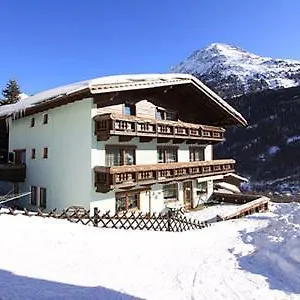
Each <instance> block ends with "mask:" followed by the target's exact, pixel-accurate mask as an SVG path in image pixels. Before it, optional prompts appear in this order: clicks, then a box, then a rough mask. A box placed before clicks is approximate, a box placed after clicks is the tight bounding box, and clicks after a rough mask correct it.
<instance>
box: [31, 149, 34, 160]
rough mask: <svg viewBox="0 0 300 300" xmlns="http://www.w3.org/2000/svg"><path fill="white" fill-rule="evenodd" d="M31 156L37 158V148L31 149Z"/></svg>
mask: <svg viewBox="0 0 300 300" xmlns="http://www.w3.org/2000/svg"><path fill="white" fill-rule="evenodd" d="M31 158H32V159H35V149H34V148H33V149H31Z"/></svg>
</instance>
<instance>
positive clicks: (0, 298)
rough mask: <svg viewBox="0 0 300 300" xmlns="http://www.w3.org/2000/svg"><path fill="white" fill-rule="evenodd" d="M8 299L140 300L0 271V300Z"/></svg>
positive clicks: (93, 288)
mask: <svg viewBox="0 0 300 300" xmlns="http://www.w3.org/2000/svg"><path fill="white" fill-rule="evenodd" d="M8 299H9V300H10V299H22V300H23V299H24V300H27V299H28V300H29V299H30V300H36V299H57V300H59V299H72V300H73V299H82V300H84V299H93V300H94V299H101V300H102V299H103V300H137V299H138V300H141V299H142V298H138V297H135V296H132V295H128V294H125V293H122V292H119V291H115V290H112V289H108V288H105V287H102V286H97V287H86V286H76V285H71V284H65V283H60V282H55V281H48V280H42V279H37V278H30V277H26V276H20V275H16V274H14V273H11V272H9V271H4V270H0V300H8Z"/></svg>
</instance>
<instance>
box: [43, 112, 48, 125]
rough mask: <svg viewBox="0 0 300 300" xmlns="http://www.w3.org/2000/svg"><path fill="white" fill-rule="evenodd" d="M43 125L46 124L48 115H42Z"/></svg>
mask: <svg viewBox="0 0 300 300" xmlns="http://www.w3.org/2000/svg"><path fill="white" fill-rule="evenodd" d="M43 124H48V114H44V115H43Z"/></svg>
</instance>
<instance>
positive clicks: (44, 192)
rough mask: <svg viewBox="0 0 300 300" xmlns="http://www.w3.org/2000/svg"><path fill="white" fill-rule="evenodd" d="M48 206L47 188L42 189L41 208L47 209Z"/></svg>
mask: <svg viewBox="0 0 300 300" xmlns="http://www.w3.org/2000/svg"><path fill="white" fill-rule="evenodd" d="M46 206H47V190H46V189H45V188H42V187H41V188H40V207H41V208H46Z"/></svg>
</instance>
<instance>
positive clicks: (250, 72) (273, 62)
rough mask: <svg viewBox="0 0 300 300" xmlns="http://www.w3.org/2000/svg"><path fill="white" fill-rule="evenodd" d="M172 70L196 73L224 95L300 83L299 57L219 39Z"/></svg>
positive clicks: (227, 96)
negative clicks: (259, 52) (262, 51)
mask: <svg viewBox="0 0 300 300" xmlns="http://www.w3.org/2000/svg"><path fill="white" fill-rule="evenodd" d="M171 71H172V72H174V73H189V74H192V75H194V76H196V77H197V78H199V79H200V80H201V81H202V82H204V83H205V84H206V85H208V86H209V87H210V88H211V89H213V90H214V91H215V92H217V93H218V94H219V95H220V96H222V97H224V98H232V97H236V96H239V95H243V94H248V93H251V92H257V91H263V90H266V89H280V88H289V87H293V86H298V85H300V61H297V60H290V59H273V58H269V57H261V56H258V55H255V54H253V53H250V52H247V51H245V50H243V49H241V48H238V47H235V46H231V45H227V44H220V43H214V44H211V45H209V46H208V47H206V48H204V49H200V50H197V51H195V52H194V53H192V55H191V56H189V57H188V58H187V59H186V60H184V61H182V62H181V63H179V64H178V65H177V66H174V67H173V68H172V69H171Z"/></svg>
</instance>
